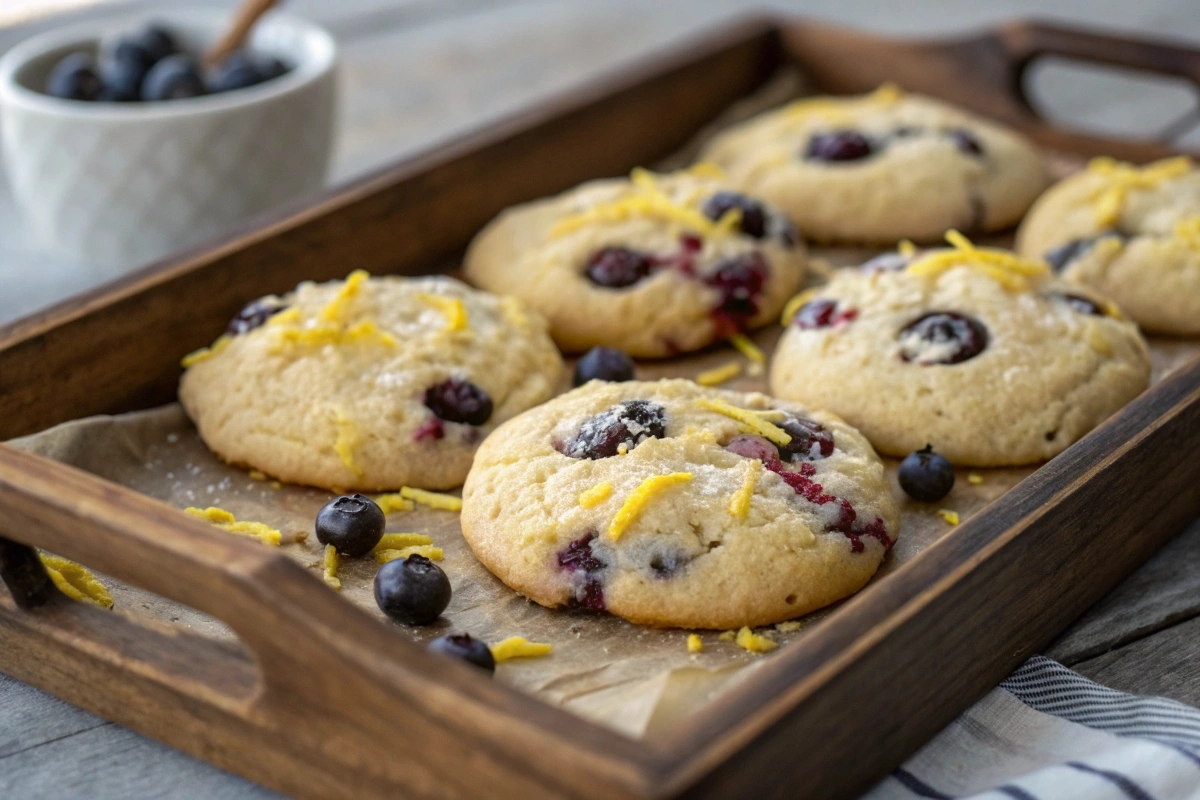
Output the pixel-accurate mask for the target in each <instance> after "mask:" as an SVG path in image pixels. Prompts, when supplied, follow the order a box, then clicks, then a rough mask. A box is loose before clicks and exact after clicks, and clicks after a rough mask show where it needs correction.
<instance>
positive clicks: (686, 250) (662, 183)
mask: <svg viewBox="0 0 1200 800" xmlns="http://www.w3.org/2000/svg"><path fill="white" fill-rule="evenodd" d="M465 266H466V272H467V277H468V278H469V279H470V280H471V282H472V283H474V284H475V285H477V286H480V287H482V288H484V289H487V290H489V291H493V292H496V293H498V294H509V295H514V296H516V297H519V298H521V299H522V300H523V301H525V302H526V303H527V304H529V305H530V306H531V307H533V308H535V309H537V310H538V311H540V312H541V313H542V314H544V315H545V316H546V317H547V318H548V319H549V320H550V332H551V334H552V335H553V336H554V339H555V341H556V342H557V343H558V345H559V346H560V347H561V348H562V349H563V350H566V351H570V352H579V351H583V350H587V349H588V348H591V347H595V346H606V347H615V348H617V349H619V350H623V351H625V352H626V353H629V354H630V355H633V356H637V357H645V358H660V357H665V356H671V355H675V354H678V353H684V352H689V351H692V350H697V349H699V348H701V347H704V346H706V345H708V344H711V343H712V342H714V341H716V340H720V339H724V338H728V337H730V336H732V335H734V334H738V333H741V332H743V331H746V330H749V329H752V328H756V327H760V326H762V325H765V324H767V323H769V322H771V321H772V320H773V319H774V318H775V316H776V315H777V314H778V312H779V309H780V308H782V307H783V304H784V302H786V301H787V298H788V297H789V296H790V295H791V293H792V292H794V291H795V289H796V287H797V286H799V285H800V282H801V281H802V280H803V278H804V275H805V256H804V247H803V245H802V244H801V242H800V241H799V236H798V234H797V233H796V230H795V228H794V227H793V226H792V224H791V223H790V222H788V220H787V219H786V217H785V216H784V215H782V214H781V213H779V212H778V211H776V210H774V209H773V208H771V207H770V206H768V205H766V204H764V203H762V202H760V201H758V200H756V199H754V198H752V197H749V196H746V195H744V194H739V193H737V192H732V191H730V190H729V188H728V186H726V185H725V184H724V183H723V182H722V180H721V177H720V173H719V171H718V170H714V169H712V168H706V167H704V166H698V167H695V168H693V169H691V170H688V171H686V172H679V173H674V174H670V175H656V174H654V173H651V172H648V171H646V170H634V172H633V175H632V176H631V178H630V179H623V178H622V179H609V180H599V181H592V182H590V183H585V184H583V185H582V186H579V187H577V188H575V189H572V190H571V191H568V192H566V193H564V194H561V195H559V196H557V197H552V198H548V199H544V200H539V201H536V202H533V203H527V204H524V205H520V206H516V207H514V208H511V209H508V210H507V211H505V212H504V213H503V214H501V215H500V216H499V217H498V218H497V219H495V220H494V221H493V222H492V223H491V224H489V225H488V226H487V227H486V228H485V229H484V230H483V231H482V232H481V233H480V234H479V235H478V236H477V237H476V238H475V241H474V242H472V244H471V247H470V249H469V250H468V251H467V256H466V262H465Z"/></svg>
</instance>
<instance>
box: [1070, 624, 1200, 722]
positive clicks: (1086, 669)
mask: <svg viewBox="0 0 1200 800" xmlns="http://www.w3.org/2000/svg"><path fill="white" fill-rule="evenodd" d="M1074 669H1075V670H1076V671H1078V672H1080V673H1082V674H1083V675H1086V676H1087V677H1089V678H1091V679H1092V680H1094V681H1096V682H1097V683H1102V684H1104V685H1105V686H1111V687H1112V688H1114V689H1119V690H1121V691H1123V692H1129V693H1131V694H1156V695H1162V696H1163V697H1170V698H1171V699H1173V700H1178V701H1180V702H1182V703H1188V704H1190V705H1194V706H1200V619H1190V620H1188V621H1187V622H1183V623H1181V624H1179V625H1175V626H1174V627H1171V628H1168V629H1166V630H1164V631H1162V632H1160V633H1156V634H1155V635H1153V636H1149V637H1147V638H1145V639H1139V640H1138V641H1136V642H1133V643H1132V644H1129V645H1126V646H1125V647H1121V648H1119V649H1117V650H1113V651H1111V652H1108V653H1105V654H1104V655H1101V656H1097V657H1096V658H1092V659H1089V660H1087V661H1082V662H1080V663H1078V664H1076V665H1075V666H1074Z"/></svg>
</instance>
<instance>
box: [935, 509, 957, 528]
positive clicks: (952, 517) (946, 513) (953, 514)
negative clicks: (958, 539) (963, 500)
mask: <svg viewBox="0 0 1200 800" xmlns="http://www.w3.org/2000/svg"><path fill="white" fill-rule="evenodd" d="M937 513H938V516H939V517H941V518H942V519H944V520H945V521H946V522H948V523H950V524H951V525H957V524H958V512H957V511H951V510H950V509H948V508H939V509H938V512H937Z"/></svg>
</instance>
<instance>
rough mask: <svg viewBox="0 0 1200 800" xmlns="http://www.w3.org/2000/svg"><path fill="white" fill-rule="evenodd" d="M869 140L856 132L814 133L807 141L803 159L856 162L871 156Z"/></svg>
mask: <svg viewBox="0 0 1200 800" xmlns="http://www.w3.org/2000/svg"><path fill="white" fill-rule="evenodd" d="M872 152H873V149H872V147H871V140H870V139H868V138H867V137H866V136H863V135H862V134H861V133H859V132H858V131H853V130H840V131H832V132H830V133H814V134H813V135H812V137H811V138H810V139H809V140H808V146H807V147H806V148H805V150H804V157H805V158H807V159H809V160H811V161H857V160H858V159H860V158H866V157H867V156H869V155H871V153H872Z"/></svg>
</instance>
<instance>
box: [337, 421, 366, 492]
mask: <svg viewBox="0 0 1200 800" xmlns="http://www.w3.org/2000/svg"><path fill="white" fill-rule="evenodd" d="M333 414H334V420H335V421H336V422H337V441H335V442H334V444H333V449H334V451H335V452H336V453H337V454H338V458H340V459H341V460H342V465H343V466H345V467H346V469H348V470H350V472H351V474H353V475H354V477H356V478H360V477H362V474H363V470H362V467H361V466H359V464H358V462H357V461H355V460H354V448H356V447H358V443H359V435H358V428H356V427H355V425H354V422H353V421H352V420H351V419H350V418H349V417H348V416H346V412H345V411H343V410H342V409H340V408H335V409H334V411H333Z"/></svg>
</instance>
